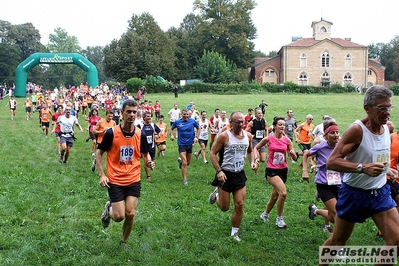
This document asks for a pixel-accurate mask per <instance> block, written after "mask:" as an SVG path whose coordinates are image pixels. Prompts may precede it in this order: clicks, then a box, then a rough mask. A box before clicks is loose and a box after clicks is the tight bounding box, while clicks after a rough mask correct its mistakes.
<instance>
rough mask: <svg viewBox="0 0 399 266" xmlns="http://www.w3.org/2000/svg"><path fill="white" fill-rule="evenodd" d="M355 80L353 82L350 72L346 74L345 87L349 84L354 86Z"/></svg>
mask: <svg viewBox="0 0 399 266" xmlns="http://www.w3.org/2000/svg"><path fill="white" fill-rule="evenodd" d="M352 83H353V80H352V74H351V73H349V72H346V73H345V75H344V85H348V84H352Z"/></svg>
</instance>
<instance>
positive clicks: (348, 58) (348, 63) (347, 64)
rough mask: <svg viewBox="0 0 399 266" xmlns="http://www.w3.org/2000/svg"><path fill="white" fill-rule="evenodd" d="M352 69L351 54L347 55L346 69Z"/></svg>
mask: <svg viewBox="0 0 399 266" xmlns="http://www.w3.org/2000/svg"><path fill="white" fill-rule="evenodd" d="M351 67H352V56H351V55H350V54H347V55H346V56H345V68H351Z"/></svg>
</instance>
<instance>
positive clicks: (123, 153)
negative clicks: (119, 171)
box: [119, 146, 134, 164]
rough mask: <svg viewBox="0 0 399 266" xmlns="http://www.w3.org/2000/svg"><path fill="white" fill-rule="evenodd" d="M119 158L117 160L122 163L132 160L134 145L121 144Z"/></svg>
mask: <svg viewBox="0 0 399 266" xmlns="http://www.w3.org/2000/svg"><path fill="white" fill-rule="evenodd" d="M119 154H120V158H119V161H120V162H121V163H122V164H126V163H131V162H133V154H134V147H133V146H121V147H120V150H119Z"/></svg>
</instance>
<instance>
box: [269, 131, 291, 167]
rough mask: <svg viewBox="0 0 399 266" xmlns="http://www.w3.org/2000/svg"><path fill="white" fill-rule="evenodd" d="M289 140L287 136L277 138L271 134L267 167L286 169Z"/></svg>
mask: <svg viewBox="0 0 399 266" xmlns="http://www.w3.org/2000/svg"><path fill="white" fill-rule="evenodd" d="M288 140H289V139H288V137H286V136H284V137H283V138H282V139H277V138H276V137H275V136H273V135H269V143H268V149H267V151H268V159H267V168H271V169H285V168H287V167H288V165H287V159H286V154H287V149H288Z"/></svg>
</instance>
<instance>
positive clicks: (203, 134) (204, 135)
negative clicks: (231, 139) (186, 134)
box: [200, 132, 208, 139]
mask: <svg viewBox="0 0 399 266" xmlns="http://www.w3.org/2000/svg"><path fill="white" fill-rule="evenodd" d="M207 135H208V132H201V134H200V139H205V138H206V136H207Z"/></svg>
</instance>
